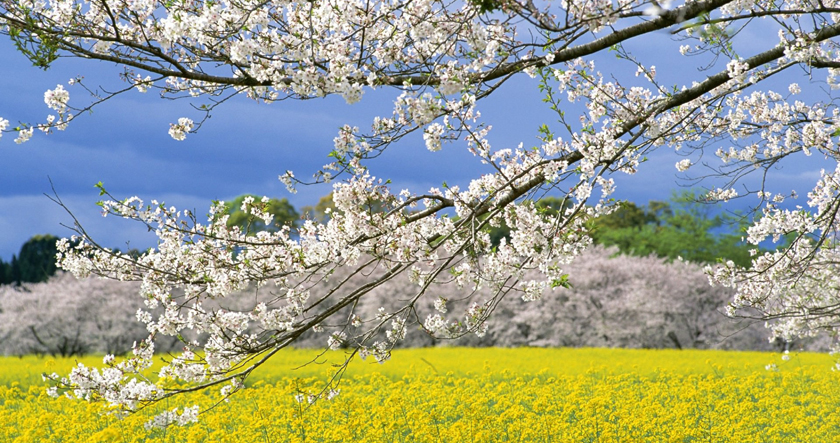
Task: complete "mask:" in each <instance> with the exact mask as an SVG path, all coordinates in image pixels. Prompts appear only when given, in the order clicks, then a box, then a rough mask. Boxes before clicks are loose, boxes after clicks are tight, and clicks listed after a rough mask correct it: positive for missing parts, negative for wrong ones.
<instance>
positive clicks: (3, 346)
mask: <svg viewBox="0 0 840 443" xmlns="http://www.w3.org/2000/svg"><path fill="white" fill-rule="evenodd" d="M139 289H140V285H139V284H137V283H135V282H118V281H113V280H102V279H97V278H93V277H91V278H87V279H82V280H78V279H75V278H74V277H73V276H72V275H69V274H63V273H62V274H58V275H56V276H55V277H53V278H51V279H50V280H49V281H47V282H43V283H25V284H23V285H21V286H12V285H4V286H0V340H1V341H0V354H7V355H22V354H41V355H43V354H49V355H60V356H62V357H71V356H75V355H83V354H87V353H91V352H102V353H108V354H125V353H127V352H129V351H131V349H132V345H133V343H134V342H135V341H137V342H139V341H142V340H143V339H144V338H146V336H147V335H148V332H147V331H146V328H145V327H144V326H143V325H142V323H139V322H138V321H137V320H136V318H135V315H136V312H137V310H138V309H140V308H141V307H142V306H143V301H142V300H141V299H140V298H139V297H137V293H138V291H139Z"/></svg>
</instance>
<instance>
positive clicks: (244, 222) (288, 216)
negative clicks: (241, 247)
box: [225, 194, 300, 235]
mask: <svg viewBox="0 0 840 443" xmlns="http://www.w3.org/2000/svg"><path fill="white" fill-rule="evenodd" d="M247 197H253V198H254V203H255V205H259V204H261V203H260V199H261V197H258V196H256V195H253V194H243V195H240V196H239V197H236V198H235V199H233V201H230V202H225V205H226V206H227V208H228V214H230V218H228V221H227V226H228V227H233V226H239V228H240V229H241V230H242V232H245V233H248V234H251V235H253V234H255V233H257V232H259V231H271V232H275V231H278V230H279V229H280V228H281V227H283V226H291V227H294V225H295V223H296V222H297V221H298V220H299V219H300V214H298V212H297V211H296V210H295V208H294V206H292V205H291V203H289V201H288V200H286V199H285V198H283V199H276V198H272V199H270V200H269V201H268V203H266V206H265V210H266V212H268V213H269V214H271V215H273V216H274V219H273V220H272V223H271V224H269V225H266V224H265V222H263V220H261V219H259V218H257V217H255V216H253V215H251V214H246V213H245V212H242V202H243V201H244V200H245V198H247Z"/></svg>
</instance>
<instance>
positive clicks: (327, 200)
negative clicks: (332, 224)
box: [301, 192, 336, 223]
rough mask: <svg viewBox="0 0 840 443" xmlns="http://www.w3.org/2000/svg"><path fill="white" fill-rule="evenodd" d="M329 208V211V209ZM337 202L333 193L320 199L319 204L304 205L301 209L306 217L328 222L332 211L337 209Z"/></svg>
mask: <svg viewBox="0 0 840 443" xmlns="http://www.w3.org/2000/svg"><path fill="white" fill-rule="evenodd" d="M327 209H329V211H327ZM335 210H336V209H335V202H334V201H333V193H332V192H330V193H329V194H327V195H325V196H323V197H321V198H320V199H318V204H316V205H315V206H304V207H303V208H302V209H301V212H303V215H304V217H306V218H309V219H312V220H314V221H316V222H319V223H326V222H328V221H329V220H330V214H329V213H330V212H332V211H335Z"/></svg>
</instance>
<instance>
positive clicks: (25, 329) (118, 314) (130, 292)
mask: <svg viewBox="0 0 840 443" xmlns="http://www.w3.org/2000/svg"><path fill="white" fill-rule="evenodd" d="M342 271H343V272H348V270H347V269H343V270H342ZM569 272H570V274H571V275H572V276H573V277H572V287H571V288H568V289H567V290H564V291H555V292H549V293H547V294H545V295H544V296H543V297H542V298H540V299H539V300H535V301H534V302H532V303H528V304H526V305H522V301H521V300H517V299H515V298H506V299H504V300H502V302H501V303H500V304H499V306H497V307H496V309H495V310H494V311H493V315H492V316H491V317H490V319H488V321H487V323H488V329H487V334H485V335H484V336H482V337H477V336H475V335H471V336H467V337H464V338H461V339H458V340H445V341H441V340H435V338H434V337H432V336H430V335H429V334H427V333H425V332H424V331H422V327H421V326H419V325H413V326H411V327H409V330H410V331H409V332H410V333H407V334H406V337H405V339H404V340H401V341H399V342H397V343H395V346H398V347H421V346H436V345H444V346H445V345H455V346H495V347H511V346H567V347H583V346H586V347H592V346H599V347H621V348H655V349H662V348H676V349H685V348H694V349H710V348H713V349H739V350H764V351H767V350H780V349H788V348H789V349H797V350H798V349H806V350H812V351H814V350H826V349H828V346H827V344H828V343H827V340H825V339H824V338H823V339H822V340H817V341H815V340H798V341H797V342H795V343H786V342H773V341H768V340H767V338H768V335H769V334H768V331H767V329H765V328H764V325H763V323H761V322H752V321H748V320H743V319H731V318H727V317H726V316H724V315H723V313H722V311H723V309H724V308H725V306H726V304H727V303H728V302H729V301H730V300H731V298H732V290H731V289H729V288H723V287H720V286H716V287H713V286H710V285H709V284H708V281H707V279H706V277H705V275H704V272H703V268H702V266H700V265H698V264H693V263H687V262H684V261H674V262H671V263H668V262H666V261H664V260H663V259H661V258H656V257H653V256H648V257H632V256H624V255H618V254H617V251H616V249H615V248H609V249H607V248H604V247H601V246H593V247H591V248H589V249H587V250H586V251H585V252H584V253H583V254H581V256H580V257H578V258H577V259H576V260H575V261H574V262H573V263H571V264H570V265H569ZM406 277H407V276H406V275H401V276H399V277H396V278H394V279H392V280H390V281H388V283H387V284H383V285H382V286H380V287H378V288H376V289H375V290H373V291H371V292H370V294H369V295H367V296H365V297H364V298H362V299H360V301H359V304H358V305H357V307H356V308H355V312H356V313H357V314H358V315H362V314H364V315H365V316H370V317H374V316H376V315H377V314H378V310H379V308H381V307H384V308H385V309H386V310H389V309H393V308H394V307H399V304H400V302H401V301H402V299H403V297H408V296H411V295H412V294H411V293H412V291H414V287H415V286H414V285H413V284H412V283H411V282H409V281H408V279H407V278H406ZM355 278H357V279H359V280H362V279H363V278H364V277H361V276H357V277H355ZM329 289H330V287H329V285H327V284H322V285H317V286H316V287H313V288H312V289H311V291H312V295H311V296H313V297H318V296H322V295H323V294H325V293H326V292H327V291H329ZM138 291H139V283H137V282H120V281H115V280H103V279H97V278H95V277H89V278H86V279H81V280H75V279H74V277H73V276H71V275H69V274H58V275H56V276H55V277H53V278H52V279H51V280H50V281H48V282H43V283H36V284H23V285H21V286H2V287H0V354H3V355H24V354H37V355H53V356H64V357H72V356H77V355H83V354H87V353H93V352H96V353H105V354H116V355H124V354H126V353H128V352H130V351H131V346H132V343H133V342H136V341H141V340H143V339H144V338H145V336H146V334H148V331H146V329H145V327H144V325H143V324H142V323H140V322H137V321H133V320H134V317H135V315H136V313H137V311H138V310H142V309H143V308H144V306H143V301H142V300H141V299H140V298H139V297H136V294H137V292H138ZM248 291H249V290H248V289H246V290H245V292H246V294H236V295H234V296H232V297H227V298H225V299H223V300H220V301H219V303H222V304H223V306H224V308H225V309H241V308H242V307H243V306H242V305H243V304H244V305H245V307H247V304H248V301H247V300H248V299H249V297H247V292H248ZM481 292H486V289H485V290H484V291H481ZM481 292H479V294H478V295H479V296H481V295H486V294H483V293H481ZM435 295H436V297H435V298H432V297H427V298H424V299H423V300H421V301H420V302H418V305H417V310H418V311H419V312H420V313H422V314H426V315H428V314H431V315H437V314H445V313H446V311H448V310H453V311H455V312H457V311H458V310H460V309H464V308H466V307H467V306H468V305H469V303H470V298H469V297H467V296H466V295H467V294H465V293H464V291H462V290H458V289H457V288H456V287H455V286H454V285H444V286H440V287H439V288H437V289H436V292H435ZM263 296H264V297H266V298H268V297H270V294H268V293H266V294H263ZM252 297H253V295H252V296H251V298H252ZM348 311H349V310H348ZM441 311H443V312H441ZM340 333H341V328H340V327H331V326H326V327H325V328H324V330H323V331H320V332H314V331H310V332H308V333H307V334H304V335H303V336H301V337H300V339H298V340H297V341H296V342H295V346H296V347H309V348H319V347H323V346H324V343H325V340H328V339H329V337H331V336H332V335H333V334H340ZM380 335H381V336H380V337H379V338H380V340H385V339H387V334H386V333H382V334H380ZM191 338H193V339H200V337H196V336H192V337H191ZM334 346H336V347H338V348H342V347H343V344H342V343H339V342H334ZM179 347H180V341H179V340H178V339H177V338H173V337H166V336H160V337H158V340H156V341H155V350H156V351H157V352H158V353H159V354H165V353H170V352H175V351H177V350H178V348H179Z"/></svg>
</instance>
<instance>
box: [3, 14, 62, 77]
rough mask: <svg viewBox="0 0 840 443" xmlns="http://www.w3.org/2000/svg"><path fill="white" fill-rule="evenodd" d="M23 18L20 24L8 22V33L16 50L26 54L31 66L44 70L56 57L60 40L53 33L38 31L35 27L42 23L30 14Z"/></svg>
mask: <svg viewBox="0 0 840 443" xmlns="http://www.w3.org/2000/svg"><path fill="white" fill-rule="evenodd" d="M24 20H25V22H24V24H23V25H22V26H16V25H15V24H14V23H12V22H10V23H9V24H8V26H9V34H8V35H9V37H11V39H12V42H13V43H14V45H15V48H17V50H18V52H20V53H21V54H23V55H24V56H26V58H28V59H29V61H31V62H32V65H33V66H36V67H38V68H41V69H43V70H45V71H46V70H47V69H49V67H50V65H51V64H52V62H54V61H55V60H56V59H58V49H59V42H60V40H59V38H57V37H56V36H55V35H51V34H48V33H46V32H38V31H37V29H38V28H39V27H40V26H42V25H43V24H42V23H40V22H38V20H37V19H36V18H34V17H32V16H31V15H27V16H26V17H25V18H24Z"/></svg>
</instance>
